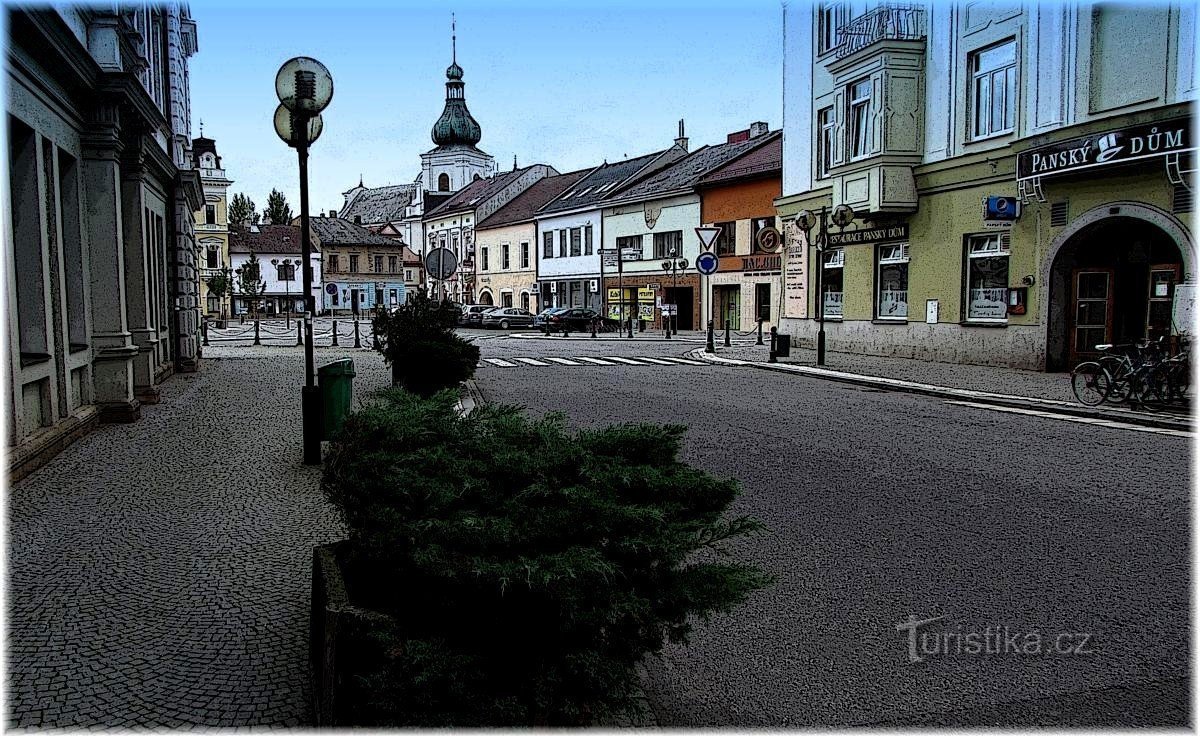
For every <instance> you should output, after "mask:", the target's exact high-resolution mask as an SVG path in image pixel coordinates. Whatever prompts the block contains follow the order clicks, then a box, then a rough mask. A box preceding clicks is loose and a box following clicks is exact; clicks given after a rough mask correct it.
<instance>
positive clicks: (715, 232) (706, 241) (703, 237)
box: [696, 226, 721, 274]
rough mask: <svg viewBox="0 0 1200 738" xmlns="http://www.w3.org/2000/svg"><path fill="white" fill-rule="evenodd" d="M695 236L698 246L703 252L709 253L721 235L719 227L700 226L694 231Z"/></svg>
mask: <svg viewBox="0 0 1200 738" xmlns="http://www.w3.org/2000/svg"><path fill="white" fill-rule="evenodd" d="M696 235H697V236H698V237H699V238H700V246H701V247H702V248H703V249H704V250H705V251H711V250H712V247H713V244H714V243H716V242H717V237H718V236H720V235H721V226H701V227H700V228H697V229H696ZM709 273H710V274H711V272H709Z"/></svg>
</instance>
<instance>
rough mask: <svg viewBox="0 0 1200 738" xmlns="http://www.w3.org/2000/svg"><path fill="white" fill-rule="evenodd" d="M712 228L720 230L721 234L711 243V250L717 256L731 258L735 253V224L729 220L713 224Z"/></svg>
mask: <svg viewBox="0 0 1200 738" xmlns="http://www.w3.org/2000/svg"><path fill="white" fill-rule="evenodd" d="M713 226H715V227H717V228H720V229H721V234H720V235H719V236H717V240H716V241H714V242H713V250H714V251H716V253H717V256H733V255H734V254H735V253H737V223H735V222H734V221H732V220H730V221H725V222H724V223H713Z"/></svg>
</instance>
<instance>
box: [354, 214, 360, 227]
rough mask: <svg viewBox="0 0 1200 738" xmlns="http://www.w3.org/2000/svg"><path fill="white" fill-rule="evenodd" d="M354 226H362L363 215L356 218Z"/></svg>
mask: <svg viewBox="0 0 1200 738" xmlns="http://www.w3.org/2000/svg"><path fill="white" fill-rule="evenodd" d="M354 225H362V216H361V215H356V216H354Z"/></svg>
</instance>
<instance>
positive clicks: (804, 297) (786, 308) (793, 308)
mask: <svg viewBox="0 0 1200 738" xmlns="http://www.w3.org/2000/svg"><path fill="white" fill-rule="evenodd" d="M784 233H785V234H791V238H787V239H786V243H787V251H786V252H785V258H786V259H787V261H786V262H785V263H786V266H787V271H785V272H784V277H783V295H784V301H783V314H784V316H785V317H788V318H807V317H808V241H807V240H806V239H805V238H804V234H803V233H802V232H800V231H798V230H797V229H795V228H794V227H789V228H786V229H785V230H784Z"/></svg>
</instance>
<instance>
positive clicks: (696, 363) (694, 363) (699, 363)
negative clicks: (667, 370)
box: [662, 356, 704, 366]
mask: <svg viewBox="0 0 1200 738" xmlns="http://www.w3.org/2000/svg"><path fill="white" fill-rule="evenodd" d="M662 359H663V361H674V362H677V363H679V364H687V365H689V366H704V362H703V361H692V360H691V359H681V358H679V357H678V356H664V357H662Z"/></svg>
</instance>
